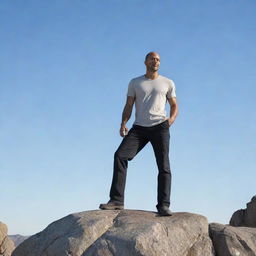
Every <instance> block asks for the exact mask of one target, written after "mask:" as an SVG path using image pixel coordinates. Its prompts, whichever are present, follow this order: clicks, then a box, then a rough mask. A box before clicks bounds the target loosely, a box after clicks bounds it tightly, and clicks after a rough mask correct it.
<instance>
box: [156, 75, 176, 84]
mask: <svg viewBox="0 0 256 256" xmlns="http://www.w3.org/2000/svg"><path fill="white" fill-rule="evenodd" d="M159 77H160V79H163V80H165V81H168V82H172V83H173V80H172V79H171V78H168V77H166V76H162V75H159Z"/></svg>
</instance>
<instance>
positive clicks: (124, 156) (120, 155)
mask: <svg viewBox="0 0 256 256" xmlns="http://www.w3.org/2000/svg"><path fill="white" fill-rule="evenodd" d="M114 158H115V159H119V160H125V161H130V160H132V159H133V157H131V156H129V155H127V154H125V153H124V152H121V151H119V150H117V151H116V152H115V154H114Z"/></svg>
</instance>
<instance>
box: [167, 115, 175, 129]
mask: <svg viewBox="0 0 256 256" xmlns="http://www.w3.org/2000/svg"><path fill="white" fill-rule="evenodd" d="M168 123H169V127H170V126H171V125H172V124H173V123H174V118H172V117H170V118H168Z"/></svg>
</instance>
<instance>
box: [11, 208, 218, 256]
mask: <svg viewBox="0 0 256 256" xmlns="http://www.w3.org/2000/svg"><path fill="white" fill-rule="evenodd" d="M71 255H72V256H202V255H203V256H213V255H214V250H213V247H212V242H211V240H210V238H209V235H208V222H207V219H206V218H205V217H203V216H200V215H197V214H191V213H174V214H173V216H171V217H158V216H157V215H156V213H155V212H146V211H136V210H123V211H97V210H96V211H87V212H81V213H75V214H71V215H68V216H67V217H64V218H62V219H60V220H58V221H56V222H53V223H52V224H50V225H49V226H48V227H47V228H46V229H45V230H43V231H42V232H40V233H38V234H36V235H34V236H31V237H30V238H28V239H27V240H25V241H24V242H23V243H22V244H20V245H19V246H18V247H17V248H16V249H15V251H14V253H13V256H71Z"/></svg>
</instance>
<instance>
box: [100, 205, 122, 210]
mask: <svg viewBox="0 0 256 256" xmlns="http://www.w3.org/2000/svg"><path fill="white" fill-rule="evenodd" d="M99 208H100V209H101V210H123V209H124V207H123V206H122V205H113V206H110V205H108V206H104V205H100V207H99Z"/></svg>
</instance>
